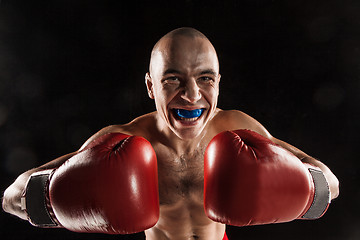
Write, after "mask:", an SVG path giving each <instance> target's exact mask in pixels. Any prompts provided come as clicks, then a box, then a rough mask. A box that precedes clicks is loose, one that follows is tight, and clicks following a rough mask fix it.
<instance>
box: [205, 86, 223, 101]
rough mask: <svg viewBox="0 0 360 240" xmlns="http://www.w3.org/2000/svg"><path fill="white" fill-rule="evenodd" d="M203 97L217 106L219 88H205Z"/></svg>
mask: <svg viewBox="0 0 360 240" xmlns="http://www.w3.org/2000/svg"><path fill="white" fill-rule="evenodd" d="M202 95H203V97H204V98H205V99H206V101H207V102H209V103H210V104H215V103H216V102H217V98H218V95H219V88H218V87H217V86H213V85H209V86H208V87H206V88H203V91H202Z"/></svg>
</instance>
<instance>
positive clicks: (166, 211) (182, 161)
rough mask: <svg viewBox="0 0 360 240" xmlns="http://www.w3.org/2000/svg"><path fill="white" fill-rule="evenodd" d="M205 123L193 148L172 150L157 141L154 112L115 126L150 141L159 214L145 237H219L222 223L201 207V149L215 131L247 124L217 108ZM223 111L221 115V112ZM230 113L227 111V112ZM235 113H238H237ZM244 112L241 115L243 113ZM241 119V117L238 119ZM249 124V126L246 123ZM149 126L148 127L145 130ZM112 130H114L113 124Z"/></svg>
mask: <svg viewBox="0 0 360 240" xmlns="http://www.w3.org/2000/svg"><path fill="white" fill-rule="evenodd" d="M219 112H220V114H217V115H218V116H215V117H214V118H213V120H211V122H209V124H208V126H207V127H206V128H205V129H204V131H206V134H205V135H204V137H203V138H202V140H201V142H199V144H198V146H197V147H196V148H195V150H194V151H191V152H188V153H186V152H185V153H182V154H179V153H176V152H175V151H174V150H172V149H171V148H169V147H168V146H167V144H166V141H161V140H159V139H161V137H159V136H157V133H156V130H154V129H156V128H155V127H154V124H155V122H154V120H153V119H154V117H153V116H152V115H153V114H155V113H152V114H148V115H145V116H144V117H141V118H142V119H138V120H136V121H135V122H134V123H130V124H129V125H128V126H126V125H125V126H121V127H119V129H118V130H119V131H124V130H125V131H126V132H127V133H129V134H133V135H140V136H143V137H145V138H146V139H147V140H148V141H150V143H151V144H152V146H153V148H154V150H155V152H156V156H157V161H158V181H159V199H160V218H159V221H158V222H157V224H156V225H155V226H154V227H152V228H150V229H148V230H146V231H145V234H146V239H147V240H155V239H156V240H161V239H171V240H177V239H179V240H180V239H181V240H190V239H199V240H201V239H203V240H205V239H206V240H221V239H222V238H223V236H224V233H225V225H223V224H220V223H216V222H213V221H212V220H210V219H209V218H208V217H207V216H206V215H205V211H204V205H203V184H204V173H203V171H204V153H205V149H206V146H207V145H208V143H209V142H210V140H211V139H212V138H213V137H214V136H215V135H216V134H217V133H219V132H222V131H225V130H233V129H238V128H241V125H243V127H244V128H249V127H248V126H247V125H246V124H241V123H240V124H239V125H238V124H235V125H234V124H232V123H231V121H229V119H227V118H228V117H229V114H227V117H226V116H225V115H226V114H225V111H219ZM224 114H225V115H224ZM230 115H231V114H230ZM238 115H239V114H238ZM244 116H245V115H244ZM240 122H241V121H240ZM250 127H251V126H250ZM149 129H151V130H149ZM112 131H117V130H116V127H115V129H114V127H113V129H112Z"/></svg>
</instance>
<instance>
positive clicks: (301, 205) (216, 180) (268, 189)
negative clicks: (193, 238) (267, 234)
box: [204, 130, 330, 226]
mask: <svg viewBox="0 0 360 240" xmlns="http://www.w3.org/2000/svg"><path fill="white" fill-rule="evenodd" d="M309 166H310V165H309ZM329 200H330V192H329V188H328V185H327V182H326V179H325V177H324V175H323V174H322V172H321V171H320V170H318V169H316V168H315V167H314V168H309V169H308V168H307V167H306V165H305V164H303V163H302V162H301V161H300V160H299V159H298V158H297V157H296V156H295V155H293V154H292V153H290V152H289V151H287V150H285V149H284V148H282V147H280V146H278V145H276V144H275V143H273V142H272V141H270V140H269V139H267V138H265V137H263V136H261V135H259V134H257V133H255V132H252V131H249V130H236V131H232V132H230V131H227V132H222V133H220V134H218V135H217V136H215V137H214V138H213V139H212V140H211V142H210V143H209V145H208V147H207V149H206V151H205V162H204V206H205V212H206V214H207V215H208V217H209V218H210V219H212V220H214V221H217V222H221V223H225V224H229V225H235V226H246V225H258V224H268V223H280V222H288V221H291V220H294V219H298V218H303V219H316V218H319V217H321V216H322V215H323V214H324V213H325V211H326V209H327V207H328V205H329Z"/></svg>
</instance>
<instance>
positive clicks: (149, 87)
mask: <svg viewBox="0 0 360 240" xmlns="http://www.w3.org/2000/svg"><path fill="white" fill-rule="evenodd" d="M145 84H146V88H147V91H148V95H149V97H150V98H151V99H154V88H153V86H154V85H153V82H152V79H151V76H150V73H149V72H147V73H146V74H145Z"/></svg>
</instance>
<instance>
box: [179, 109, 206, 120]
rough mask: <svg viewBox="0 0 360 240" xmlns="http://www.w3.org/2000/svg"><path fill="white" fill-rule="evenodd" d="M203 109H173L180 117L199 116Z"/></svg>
mask: <svg viewBox="0 0 360 240" xmlns="http://www.w3.org/2000/svg"><path fill="white" fill-rule="evenodd" d="M203 111H204V109H195V110H185V109H175V113H176V115H178V116H179V117H182V118H196V117H200V116H201V114H202V113H203Z"/></svg>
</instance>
